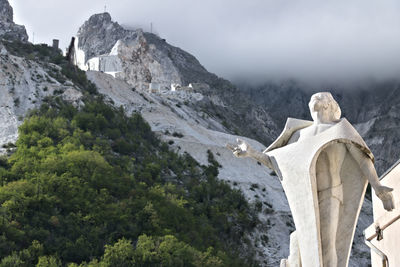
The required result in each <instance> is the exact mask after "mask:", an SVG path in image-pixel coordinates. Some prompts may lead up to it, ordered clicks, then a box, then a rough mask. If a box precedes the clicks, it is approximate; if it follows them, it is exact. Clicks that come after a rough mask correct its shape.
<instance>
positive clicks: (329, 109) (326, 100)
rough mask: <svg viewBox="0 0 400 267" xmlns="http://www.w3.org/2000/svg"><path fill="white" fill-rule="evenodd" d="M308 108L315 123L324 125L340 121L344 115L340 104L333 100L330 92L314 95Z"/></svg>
mask: <svg viewBox="0 0 400 267" xmlns="http://www.w3.org/2000/svg"><path fill="white" fill-rule="evenodd" d="M308 106H309V108H310V112H311V117H312V118H313V120H314V121H318V122H322V123H330V122H335V121H338V120H339V119H340V116H341V115H342V111H341V110H340V107H339V104H338V103H337V102H336V101H335V99H333V97H332V95H331V93H329V92H320V93H316V94H313V95H312V96H311V99H310V103H308Z"/></svg>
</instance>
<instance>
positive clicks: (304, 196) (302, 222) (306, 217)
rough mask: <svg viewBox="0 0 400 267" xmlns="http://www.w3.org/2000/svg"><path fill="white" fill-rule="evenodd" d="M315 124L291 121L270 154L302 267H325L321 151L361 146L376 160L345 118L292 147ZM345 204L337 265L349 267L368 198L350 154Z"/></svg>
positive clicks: (344, 184) (345, 166)
mask: <svg viewBox="0 0 400 267" xmlns="http://www.w3.org/2000/svg"><path fill="white" fill-rule="evenodd" d="M312 123H313V122H311V121H304V120H298V119H292V118H289V119H288V120H287V122H286V125H285V128H284V130H283V132H282V134H281V135H280V136H279V137H278V139H277V140H276V141H275V142H274V143H272V144H271V145H270V146H269V147H268V148H267V149H266V150H265V151H264V153H266V154H267V155H268V156H270V159H271V162H272V165H273V166H274V169H275V171H276V172H277V175H278V176H279V178H280V179H281V182H282V186H283V188H284V190H285V193H286V197H287V199H288V202H289V206H290V209H291V212H292V216H293V220H294V223H295V226H296V237H297V242H298V246H299V250H300V258H301V263H302V266H303V267H319V266H321V267H322V266H323V260H322V246H321V234H320V231H321V229H320V211H319V204H318V192H317V180H316V162H317V159H318V156H319V154H320V153H321V151H323V150H324V148H326V147H327V146H329V145H332V144H335V143H344V144H349V145H350V146H356V147H357V148H358V149H360V150H361V151H363V152H364V153H365V154H366V155H367V156H368V157H369V158H371V160H372V161H374V157H373V155H372V153H371V151H370V150H369V148H368V147H367V145H366V144H365V142H364V141H363V139H362V138H361V136H360V135H359V134H358V133H357V131H356V130H355V129H354V128H353V127H352V126H351V124H350V123H349V122H348V121H347V120H346V119H341V120H340V121H338V122H337V123H336V124H335V125H333V126H332V127H330V128H329V129H327V130H325V131H323V132H321V133H319V134H317V135H315V136H312V137H308V138H304V139H302V140H300V141H297V142H294V143H291V144H288V141H289V139H290V137H291V136H292V134H293V133H294V132H296V131H297V130H300V129H303V128H305V127H307V126H310V125H311V124H312ZM340 178H341V183H342V188H343V201H342V204H341V205H340V211H339V223H338V229H337V233H336V241H335V242H336V252H337V258H338V266H339V267H346V266H347V265H348V260H349V255H350V250H351V245H352V242H353V237H354V231H355V226H356V223H357V219H358V215H359V213H360V209H361V206H362V202H363V199H364V194H365V190H366V187H367V183H368V181H367V179H366V178H365V177H363V175H362V173H361V170H360V167H359V164H358V163H357V161H356V160H354V159H353V157H352V156H351V155H350V153H349V152H347V153H346V156H345V159H344V161H343V164H342V166H341V171H340Z"/></svg>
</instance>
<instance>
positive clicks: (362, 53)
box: [10, 0, 400, 83]
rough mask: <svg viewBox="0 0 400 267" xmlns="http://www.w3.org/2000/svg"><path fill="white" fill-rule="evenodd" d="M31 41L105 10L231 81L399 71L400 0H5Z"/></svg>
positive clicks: (379, 75)
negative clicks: (184, 52)
mask: <svg viewBox="0 0 400 267" xmlns="http://www.w3.org/2000/svg"><path fill="white" fill-rule="evenodd" d="M10 3H11V5H12V6H13V7H14V10H15V18H16V22H17V23H19V24H24V25H26V27H27V31H28V34H29V36H30V40H31V41H32V39H33V32H35V42H46V43H50V41H51V39H53V38H59V39H60V40H61V45H62V47H66V46H67V44H68V41H69V38H70V36H72V35H74V33H75V32H76V30H77V29H78V27H79V25H80V23H81V22H82V21H83V20H85V19H86V18H87V17H88V16H89V15H91V14H93V13H100V12H103V11H104V6H105V5H107V11H108V12H110V13H111V14H112V16H113V18H115V20H117V21H118V22H119V23H120V24H123V25H129V26H131V27H142V28H143V29H144V30H145V31H150V23H153V32H156V33H158V34H159V35H160V36H161V37H162V38H165V39H167V41H168V42H169V43H171V44H173V45H176V46H179V47H181V48H183V49H185V50H186V51H189V52H190V53H192V54H193V55H195V56H196V57H197V58H198V59H199V61H200V62H202V64H204V66H205V67H206V68H207V69H208V70H209V71H211V72H215V73H216V74H217V75H220V76H223V77H225V78H228V79H230V80H232V81H246V82H264V81H266V80H270V79H289V78H293V79H299V80H302V81H306V82H310V81H311V82H318V83H325V82H327V83H329V82H335V83H337V82H358V81H359V80H364V79H366V78H368V79H377V80H383V79H392V78H397V77H399V76H400V75H399V73H400V49H399V47H400V16H398V14H399V11H400V2H398V1H396V0H388V1H374V0H354V1H351V2H350V1H345V0H339V1H323V2H321V1H317V0H311V1H305V0H303V1H289V0H282V1H274V0H270V1H264V0H253V1H238V0H233V1H232V0H219V1H213V0H204V1H185V0H167V1H159V0H149V1H140V0H135V1H131V0H129V1H128V0H118V1H106V0H105V1H95V0H86V1H78V0H69V1H66V0H59V1H53V0H11V1H10Z"/></svg>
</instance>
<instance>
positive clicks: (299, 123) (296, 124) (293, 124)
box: [283, 117, 313, 132]
mask: <svg viewBox="0 0 400 267" xmlns="http://www.w3.org/2000/svg"><path fill="white" fill-rule="evenodd" d="M312 124H313V122H312V121H308V120H300V119H295V118H290V117H289V118H287V120H286V124H285V128H283V132H285V131H292V130H293V129H294V130H293V131H297V130H299V129H301V128H305V127H307V126H310V125H312Z"/></svg>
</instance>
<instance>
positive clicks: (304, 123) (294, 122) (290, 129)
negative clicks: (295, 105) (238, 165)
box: [264, 117, 313, 153]
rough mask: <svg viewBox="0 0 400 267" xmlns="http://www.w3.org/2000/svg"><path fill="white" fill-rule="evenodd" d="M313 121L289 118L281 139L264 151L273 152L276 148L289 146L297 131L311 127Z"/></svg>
mask: <svg viewBox="0 0 400 267" xmlns="http://www.w3.org/2000/svg"><path fill="white" fill-rule="evenodd" d="M312 124H313V122H312V121H308V120H300V119H295V118H290V117H289V118H288V119H287V120H286V124H285V127H284V128H283V131H282V133H281V134H280V135H279V137H278V138H277V139H276V140H275V141H274V142H273V143H272V144H271V145H270V146H269V147H268V148H267V149H266V150H265V151H264V153H266V152H268V151H271V150H273V149H275V148H279V147H282V146H284V145H286V144H287V142H288V141H289V139H290V137H291V136H292V135H293V133H294V132H296V131H297V130H300V129H303V128H306V127H308V126H310V125H312Z"/></svg>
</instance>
